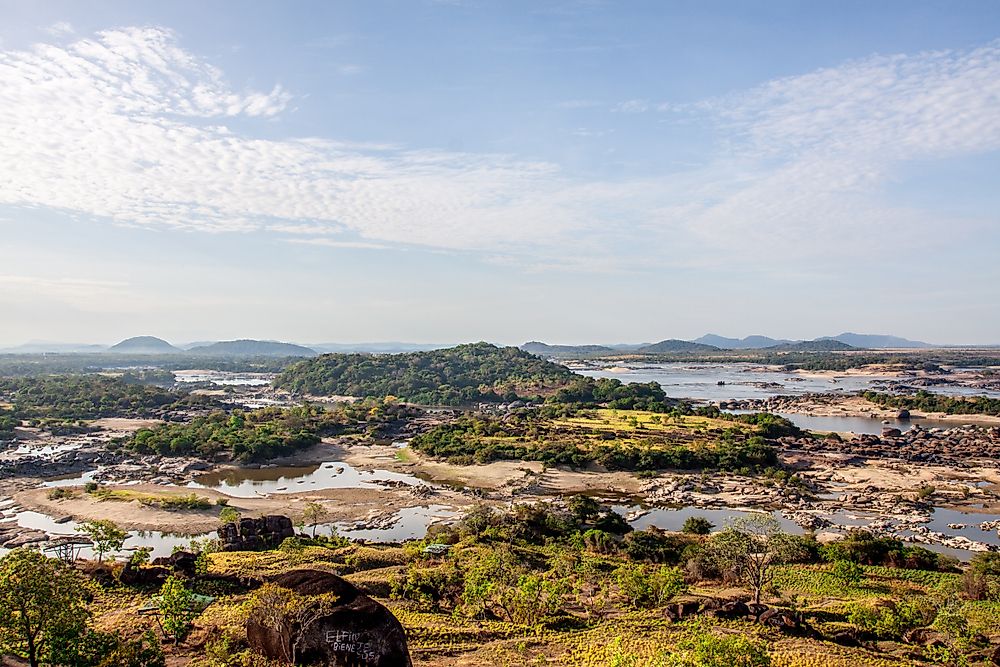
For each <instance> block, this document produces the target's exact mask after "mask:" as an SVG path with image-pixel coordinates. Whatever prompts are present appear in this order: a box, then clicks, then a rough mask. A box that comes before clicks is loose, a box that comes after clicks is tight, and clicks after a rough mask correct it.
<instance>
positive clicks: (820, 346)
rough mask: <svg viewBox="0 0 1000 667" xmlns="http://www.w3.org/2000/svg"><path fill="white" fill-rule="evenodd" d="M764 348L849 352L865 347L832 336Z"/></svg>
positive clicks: (788, 350) (789, 350)
mask: <svg viewBox="0 0 1000 667" xmlns="http://www.w3.org/2000/svg"><path fill="white" fill-rule="evenodd" d="M764 349H765V350H767V351H774V352H849V351H850V350H860V349H863V348H859V347H854V346H853V345H848V344H847V343H842V342H840V341H839V340H833V339H831V338H819V339H817V340H802V341H799V342H797V343H783V344H781V345H774V346H772V347H766V348H764Z"/></svg>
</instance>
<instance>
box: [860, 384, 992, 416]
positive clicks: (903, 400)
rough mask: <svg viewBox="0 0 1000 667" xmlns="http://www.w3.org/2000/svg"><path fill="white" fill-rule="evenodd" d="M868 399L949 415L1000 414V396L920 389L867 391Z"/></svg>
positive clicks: (878, 403) (892, 405) (882, 404)
mask: <svg viewBox="0 0 1000 667" xmlns="http://www.w3.org/2000/svg"><path fill="white" fill-rule="evenodd" d="M863 396H864V397H865V399H866V400H868V401H871V402H872V403H874V404H876V405H881V406H882V407H885V408H899V409H906V410H921V411H923V412H943V413H945V414H949V415H1000V398H989V397H988V396H971V397H965V398H960V397H955V396H943V395H941V394H932V393H931V392H929V391H924V390H920V391H918V392H917V393H915V394H912V395H902V394H881V393H879V392H876V391H866V392H865V393H864V394H863Z"/></svg>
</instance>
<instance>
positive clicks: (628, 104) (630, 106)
mask: <svg viewBox="0 0 1000 667" xmlns="http://www.w3.org/2000/svg"><path fill="white" fill-rule="evenodd" d="M648 110H649V102H647V101H646V100H626V101H624V102H619V103H618V104H616V105H615V107H614V108H613V109H612V111H618V112H620V113H643V112H645V111H648Z"/></svg>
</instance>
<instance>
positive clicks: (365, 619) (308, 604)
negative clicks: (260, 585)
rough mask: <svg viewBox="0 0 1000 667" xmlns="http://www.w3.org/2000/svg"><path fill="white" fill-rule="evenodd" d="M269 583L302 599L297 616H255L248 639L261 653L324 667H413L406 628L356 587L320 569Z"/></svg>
mask: <svg viewBox="0 0 1000 667" xmlns="http://www.w3.org/2000/svg"><path fill="white" fill-rule="evenodd" d="M270 583H272V584H274V585H276V586H278V587H280V588H283V589H286V590H288V591H291V592H293V593H295V594H296V595H298V596H301V598H302V600H301V601H300V604H298V605H289V606H287V608H292V607H294V608H295V609H296V611H295V612H285V611H281V612H278V613H269V612H268V611H266V610H265V611H263V612H262V613H259V614H251V616H250V620H248V621H247V639H248V640H249V642H250V646H251V647H253V648H254V649H255V650H256V651H259V652H260V653H263V654H264V655H266V656H268V657H269V658H273V659H277V660H289V658H290V657H291V656H293V655H294V661H295V664H307V665H323V666H324V667H412V663H411V662H410V654H409V651H408V649H407V646H406V633H405V632H404V630H403V626H402V625H400V623H399V621H398V620H396V617H395V616H393V615H392V613H391V612H390V611H389V610H388V609H386V608H385V607H383V606H382V605H381V604H379V603H378V602H376V601H375V600H372V599H371V598H369V597H368V596H367V595H365V594H363V593H361V592H360V591H359V590H358V589H357V588H355V587H354V585H353V584H350V583H349V582H347V581H344V580H343V579H341V578H340V577H338V576H336V575H334V574H330V573H328V572H320V571H316V570H293V571H291V572H287V573H285V574H282V575H279V576H277V577H275V578H274V579H272V580H271V582H270ZM331 596H334V597H335V602H334V603H333V604H332V606H331V603H330V599H331ZM313 611H315V613H310V612H313ZM292 613H294V616H292V615H291V614H292Z"/></svg>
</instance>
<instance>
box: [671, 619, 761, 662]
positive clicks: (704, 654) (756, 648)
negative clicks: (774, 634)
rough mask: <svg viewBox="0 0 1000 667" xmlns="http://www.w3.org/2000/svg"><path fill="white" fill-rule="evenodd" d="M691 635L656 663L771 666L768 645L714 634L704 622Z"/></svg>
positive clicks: (746, 637)
mask: <svg viewBox="0 0 1000 667" xmlns="http://www.w3.org/2000/svg"><path fill="white" fill-rule="evenodd" d="M691 627H692V630H693V632H691V634H689V635H688V636H686V637H684V638H683V639H681V640H680V641H679V642H677V646H676V647H674V650H673V651H672V652H671V653H666V652H665V653H664V654H662V655H661V656H659V657H658V658H657V660H658V661H659V662H654V663H653V664H654V665H655V664H659V665H662V667H769V665H771V664H772V663H771V653H770V651H769V650H768V647H767V643H766V642H764V641H762V640H760V639H757V638H755V637H751V636H748V635H745V634H738V635H734V634H730V633H716V632H712V630H711V628H709V627H708V626H707V624H705V623H695V624H692V626H691Z"/></svg>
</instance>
